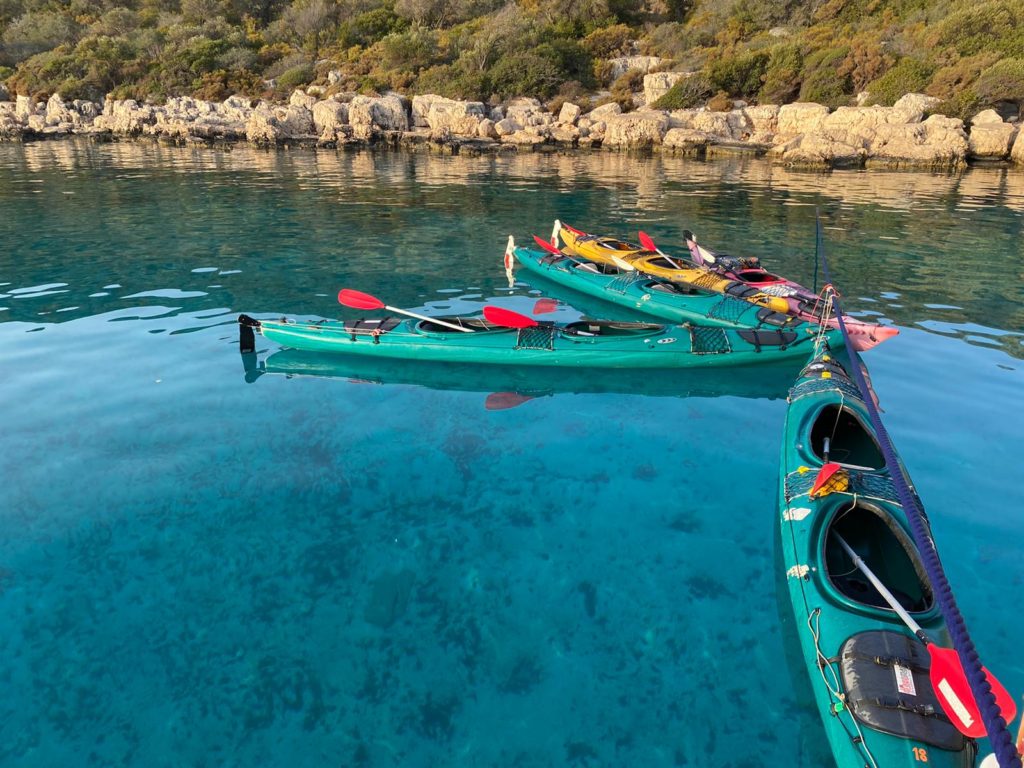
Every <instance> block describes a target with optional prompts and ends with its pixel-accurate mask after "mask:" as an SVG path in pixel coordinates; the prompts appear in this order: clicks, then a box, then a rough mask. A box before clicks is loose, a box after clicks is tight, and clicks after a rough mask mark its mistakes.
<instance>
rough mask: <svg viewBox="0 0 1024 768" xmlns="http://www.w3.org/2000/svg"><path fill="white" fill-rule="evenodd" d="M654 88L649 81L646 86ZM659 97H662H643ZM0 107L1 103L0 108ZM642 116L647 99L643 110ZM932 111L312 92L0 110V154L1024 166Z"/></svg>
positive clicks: (1017, 148) (1015, 142) (927, 105)
mask: <svg viewBox="0 0 1024 768" xmlns="http://www.w3.org/2000/svg"><path fill="white" fill-rule="evenodd" d="M656 77H657V75H648V78H651V79H653V78H656ZM649 85H650V86H651V88H652V89H653V90H655V92H656V91H657V90H661V88H660V87H659V86H662V84H661V83H654V82H652V83H650V84H649ZM0 95H2V94H0ZM647 100H648V101H649V102H653V101H654V99H653V98H650V94H648V99H647ZM937 102H938V100H937V99H934V98H932V97H929V96H924V95H921V94H908V95H906V96H904V97H903V98H902V99H900V100H899V101H898V102H897V103H896V104H895V105H894V106H892V107H879V106H874V107H863V106H862V107H839V108H838V109H835V110H830V109H829V108H828V107H826V106H823V105H820V104H808V103H797V104H787V105H784V106H774V105H760V106H747V105H745V104H743V103H742V102H737V103H736V104H735V105H734V108H733V109H732V110H731V111H728V112H715V111H710V110H708V109H706V108H698V109H681V110H672V111H666V110H655V109H649V108H640V109H638V110H636V111H633V112H627V113H623V112H622V110H621V108H620V107H619V105H618V104H616V103H609V104H605V105H603V106H599V107H596V108H594V109H592V110H590V111H588V112H585V111H584V109H583V108H582V107H580V106H578V105H576V104H572V103H565V104H563V105H562V107H561V110H560V111H559V112H558V113H557V114H552V113H551V112H549V111H547V110H546V109H545V108H544V106H543V105H542V104H541V103H540V102H539V101H538V100H536V99H531V98H519V99H513V100H511V101H510V102H509V103H507V104H504V105H501V106H496V107H488V106H487V105H485V104H483V103H482V102H474V101H456V100H452V99H447V98H444V97H441V96H435V95H422V96H414V97H412V98H411V99H408V98H406V97H404V96H401V95H398V94H394V93H392V94H387V95H385V96H362V95H356V94H336V95H332V96H328V97H326V98H325V97H323V90H322V89H318V88H315V87H311V88H309V89H307V90H306V91H302V90H298V91H295V92H294V93H293V94H292V96H291V99H290V100H289V101H288V103H287V104H272V103H269V102H265V101H260V102H258V103H253V102H251V101H250V100H249V99H246V98H244V97H240V96H232V97H230V98H228V99H226V100H224V101H223V102H211V101H203V100H199V99H193V98H189V97H179V98H174V99H169V100H168V101H167V103H166V104H164V105H162V106H154V105H149V104H139V103H137V102H135V101H133V100H113V99H110V98H108V99H107V100H106V101H105V102H104V103H103V104H97V103H95V102H91V101H80V100H76V101H73V102H65V101H64V100H63V99H61V97H60V96H59V95H56V94H55V95H53V96H51V97H50V99H49V100H48V101H46V102H37V103H36V102H33V101H32V100H31V99H30V98H29V97H27V96H18V97H16V98H15V100H13V101H0V140H6V141H27V140H36V139H49V138H59V137H63V136H76V135H85V136H91V137H95V138H98V139H117V138H123V137H149V138H153V139H157V140H161V141H167V142H172V143H181V144H212V143H218V142H248V143H250V144H253V145H256V146H261V147H274V146H295V145H297V146H315V147H321V148H337V147H344V146H349V145H352V146H367V145H372V144H380V145H386V146H388V145H389V146H395V147H409V148H418V149H424V150H427V151H439V152H448V153H452V154H457V153H463V154H485V153H494V152H522V151H558V150H570V149H604V150H615V151H619V150H655V151H662V152H668V153H675V154H682V155H689V156H694V157H712V156H715V155H721V154H735V153H749V154H753V155H756V156H763V157H765V158H767V159H769V160H772V161H774V162H779V163H782V164H784V165H787V166H792V167H807V168H861V167H872V166H876V167H877V166H883V167H889V168H893V167H914V168H931V169H953V168H957V167H961V166H964V165H966V164H967V163H969V162H977V161H981V162H992V161H995V162H998V161H1007V160H1008V161H1011V162H1013V163H1017V164H1021V165H1024V131H1021V130H1020V125H1019V124H1018V123H1008V122H1004V121H1003V119H1002V118H1001V117H1000V115H999V114H998V113H996V112H995V111H994V110H986V111H984V112H981V113H979V114H978V115H975V116H974V117H973V118H972V120H971V121H970V124H969V125H965V124H964V122H963V121H962V120H960V119H957V118H949V117H944V116H942V115H937V114H933V115H930V116H926V115H927V112H928V110H930V109H931V108H933V107H934V106H935V104H936V103H937Z"/></svg>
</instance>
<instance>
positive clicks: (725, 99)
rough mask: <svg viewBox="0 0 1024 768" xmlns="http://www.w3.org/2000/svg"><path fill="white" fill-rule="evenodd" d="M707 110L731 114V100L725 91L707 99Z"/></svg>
mask: <svg viewBox="0 0 1024 768" xmlns="http://www.w3.org/2000/svg"><path fill="white" fill-rule="evenodd" d="M708 109H710V110H711V111H712V112H731V111H732V98H730V96H729V94H728V93H726V92H725V91H719V92H718V93H716V94H715V95H714V96H712V97H711V98H710V99H708Z"/></svg>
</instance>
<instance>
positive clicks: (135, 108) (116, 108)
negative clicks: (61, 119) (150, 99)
mask: <svg viewBox="0 0 1024 768" xmlns="http://www.w3.org/2000/svg"><path fill="white" fill-rule="evenodd" d="M156 115H157V112H156V110H155V109H154V108H153V107H152V106H150V105H148V104H145V105H140V104H139V103H138V102H137V101H135V99H123V100H116V99H109V98H108V99H107V100H106V101H105V102H103V114H101V115H100V116H99V117H97V118H96V120H95V121H94V122H93V125H94V126H95V127H96V128H97V129H99V130H103V131H110V132H111V133H116V134H123V135H126V136H137V135H138V134H140V133H142V132H143V129H144V128H146V127H147V126H151V125H155V124H156Z"/></svg>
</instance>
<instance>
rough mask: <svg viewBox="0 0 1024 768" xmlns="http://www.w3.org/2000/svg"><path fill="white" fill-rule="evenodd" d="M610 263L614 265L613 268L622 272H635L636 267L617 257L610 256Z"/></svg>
mask: <svg viewBox="0 0 1024 768" xmlns="http://www.w3.org/2000/svg"><path fill="white" fill-rule="evenodd" d="M612 261H613V262H614V263H615V266H616V267H618V268H619V269H621V270H622V271H623V272H636V267H634V266H633V265H632V264H630V263H629V262H628V261H626V260H625V259H623V258H621V257H619V256H612Z"/></svg>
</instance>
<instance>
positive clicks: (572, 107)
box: [558, 101, 583, 125]
mask: <svg viewBox="0 0 1024 768" xmlns="http://www.w3.org/2000/svg"><path fill="white" fill-rule="evenodd" d="M582 112H583V110H582V109H580V107H579V106H578V105H576V104H573V103H572V102H570V101H567V102H565V103H564V104H563V105H562V108H561V109H560V110H559V111H558V122H559V123H560V124H562V125H575V124H576V121H577V120H579V119H580V114H581V113H582Z"/></svg>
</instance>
